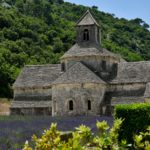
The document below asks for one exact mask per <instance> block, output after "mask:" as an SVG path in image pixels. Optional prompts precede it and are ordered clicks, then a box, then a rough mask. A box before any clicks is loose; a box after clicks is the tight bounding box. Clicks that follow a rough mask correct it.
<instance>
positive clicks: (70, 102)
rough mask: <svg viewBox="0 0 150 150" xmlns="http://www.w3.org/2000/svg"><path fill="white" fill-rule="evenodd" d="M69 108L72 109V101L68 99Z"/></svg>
mask: <svg viewBox="0 0 150 150" xmlns="http://www.w3.org/2000/svg"><path fill="white" fill-rule="evenodd" d="M69 110H73V101H72V100H71V101H69Z"/></svg>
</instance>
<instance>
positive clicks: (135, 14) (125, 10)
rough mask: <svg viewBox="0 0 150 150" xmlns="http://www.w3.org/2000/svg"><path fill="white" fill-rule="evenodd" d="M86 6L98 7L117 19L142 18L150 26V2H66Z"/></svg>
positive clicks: (146, 0) (118, 0)
mask: <svg viewBox="0 0 150 150" xmlns="http://www.w3.org/2000/svg"><path fill="white" fill-rule="evenodd" d="M64 1H67V2H71V3H75V4H81V5H85V6H93V5H95V6H98V8H99V10H101V11H104V12H108V13H111V14H115V16H116V17H119V18H126V19H134V18H141V19H143V20H144V21H145V22H146V23H148V24H149V25H150V0H64Z"/></svg>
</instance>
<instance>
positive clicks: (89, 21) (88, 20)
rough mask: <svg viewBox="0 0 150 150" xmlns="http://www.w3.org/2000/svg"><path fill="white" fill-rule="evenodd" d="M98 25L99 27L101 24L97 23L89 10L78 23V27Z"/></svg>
mask: <svg viewBox="0 0 150 150" xmlns="http://www.w3.org/2000/svg"><path fill="white" fill-rule="evenodd" d="M94 24H95V25H97V26H99V24H98V23H97V21H96V20H95V19H94V17H93V16H92V14H91V13H90V11H89V10H87V11H86V13H85V14H84V15H83V16H82V17H81V19H80V20H79V21H78V22H77V25H78V26H83V25H94Z"/></svg>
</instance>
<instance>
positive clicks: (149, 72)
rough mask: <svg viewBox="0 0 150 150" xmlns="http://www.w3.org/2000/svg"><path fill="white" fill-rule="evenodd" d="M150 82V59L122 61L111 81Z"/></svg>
mask: <svg viewBox="0 0 150 150" xmlns="http://www.w3.org/2000/svg"><path fill="white" fill-rule="evenodd" d="M141 82H150V61H140V62H122V63H119V64H118V73H117V77H116V78H115V79H114V80H113V81H112V83H116V84H117V83H141Z"/></svg>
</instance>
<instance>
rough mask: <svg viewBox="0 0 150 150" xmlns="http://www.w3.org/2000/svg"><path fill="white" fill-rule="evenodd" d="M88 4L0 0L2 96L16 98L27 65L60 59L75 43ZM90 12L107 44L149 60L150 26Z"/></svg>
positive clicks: (127, 55) (94, 9)
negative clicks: (14, 90) (15, 90)
mask: <svg viewBox="0 0 150 150" xmlns="http://www.w3.org/2000/svg"><path fill="white" fill-rule="evenodd" d="M87 9H88V7H85V6H81V5H75V4H71V3H68V2H64V1H63V0H0V97H12V88H11V86H12V84H13V82H14V81H15V79H16V77H17V76H18V74H19V72H20V70H21V68H22V67H23V66H24V65H26V64H46V63H58V62H59V57H60V56H61V55H63V53H64V52H66V51H67V50H68V49H69V48H70V47H71V46H72V45H73V44H74V43H75V37H76V32H75V22H76V21H77V20H78V19H79V18H80V16H81V15H82V14H83V13H84V12H85V11H86V10H87ZM91 12H92V13H93V15H94V16H95V18H96V20H97V21H98V23H99V24H100V25H101V27H102V43H103V47H105V48H107V49H109V50H110V51H112V52H115V53H118V54H120V55H121V56H122V57H123V58H124V59H126V60H127V61H139V60H149V59H150V31H149V30H148V28H149V25H148V24H146V23H145V22H144V21H143V20H141V19H140V18H136V19H133V20H130V21H128V20H126V19H124V18H121V19H119V18H117V17H115V16H114V15H113V14H108V13H104V12H101V11H98V8H97V7H96V6H93V7H92V8H91Z"/></svg>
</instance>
